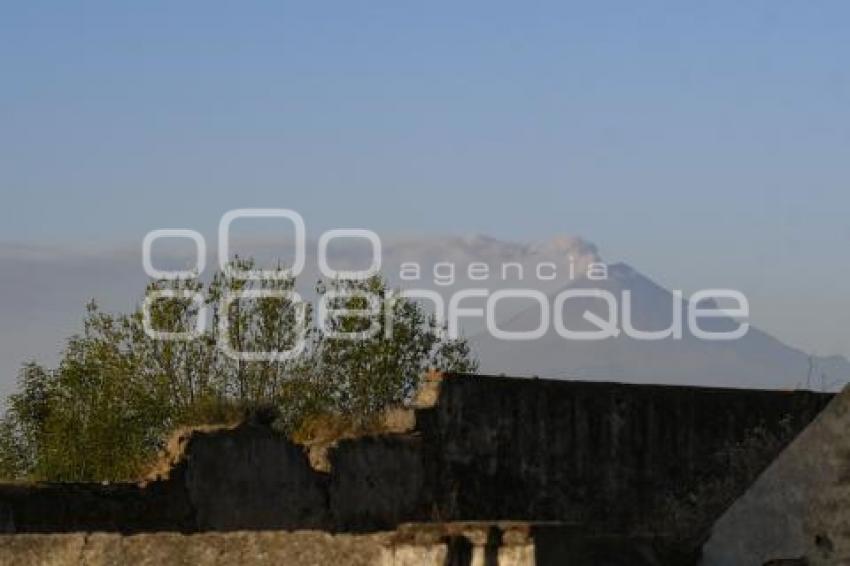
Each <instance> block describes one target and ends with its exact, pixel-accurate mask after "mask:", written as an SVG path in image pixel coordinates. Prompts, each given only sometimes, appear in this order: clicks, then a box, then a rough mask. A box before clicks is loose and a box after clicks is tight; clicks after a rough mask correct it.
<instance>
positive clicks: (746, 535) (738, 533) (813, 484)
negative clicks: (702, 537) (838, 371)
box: [702, 389, 850, 566]
mask: <svg viewBox="0 0 850 566" xmlns="http://www.w3.org/2000/svg"><path fill="white" fill-rule="evenodd" d="M848 432H850V389H847V390H845V391H844V392H842V393H841V394H840V395H839V396H837V397H835V398H834V399H833V400H832V402H831V403H830V404H829V405H828V406H827V407H826V409H824V410H823V411H822V412H821V414H820V415H819V416H818V417H817V419H815V421H814V422H812V423H811V424H810V425H809V426H808V427H807V428H806V429H805V430H804V431H803V432H802V433H800V434H799V435H798V436H797V438H796V439H794V441H793V442H792V443H791V444H790V445H789V446H788V447H787V448H786V449H785V450H784V451H783V452H782V453H781V454H780V455H779V456H778V457H777V458H776V460H775V461H774V462H773V463H771V465H770V466H769V467H768V468H767V469H766V470H765V471H764V473H762V474H761V475H760V476H759V478H758V479H757V480H756V481H755V482H754V483H753V485H752V486H751V487H750V488H749V489H748V490H747V491H746V493H745V494H744V495H743V496H742V497H741V498H740V499H738V500H737V501H736V502H735V503H734V504H733V505H732V506H731V507H730V508H729V509H728V510H727V511H726V512H725V513H724V514H723V516H722V517H721V518H720V519H719V520H718V521H717V523H716V524H715V525H714V527H713V529H712V533H711V538H710V539H709V540H708V542H707V543H706V545H705V547H704V549H703V553H704V556H703V561H702V564H703V566H761V565H762V564H765V563H766V562H768V561H769V560H775V559H797V558H801V557H803V556H804V555H807V554H808V555H809V563H810V564H813V565H814V564H847V563H848V559H850V536H847V535H846V534H844V533H847V532H848V531H847V529H846V526H847V525H848V524H850V520H848V519H850V513H847V511H846V510H847V509H848V506H847V504H848V503H850V497H847V495H846V494H847V493H848V491H847V486H848V484H850V482H848V481H847V479H846V478H848V477H850V476H849V475H848V472H850V469H848V465H850V434H848ZM842 514H843V516H844V520H843V521H844V523H842V518H841V516H842ZM839 558H840V559H843V560H844V561H843V562H841V561H836V562H833V560H838V559H839Z"/></svg>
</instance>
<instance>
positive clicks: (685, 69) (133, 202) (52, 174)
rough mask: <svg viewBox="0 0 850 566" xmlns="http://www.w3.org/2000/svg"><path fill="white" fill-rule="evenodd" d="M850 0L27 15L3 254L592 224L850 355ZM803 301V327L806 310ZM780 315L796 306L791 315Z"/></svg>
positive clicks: (775, 322) (612, 240)
mask: <svg viewBox="0 0 850 566" xmlns="http://www.w3.org/2000/svg"><path fill="white" fill-rule="evenodd" d="M849 18H850V4H848V3H846V2H797V1H789V2H782V3H779V2H768V1H764V2H762V1H758V2H756V1H751V2H712V3H702V4H699V5H698V4H696V3H682V2H642V3H634V2H582V3H578V2H569V3H568V2H540V3H534V5H533V6H532V5H529V3H520V2H515V3H510V4H508V3H495V2H466V3H462V4H461V3H458V2H417V3H402V2H377V1H375V2H358V3H354V2H336V3H331V2H301V3H294V2H227V3H224V2H179V3H178V2H144V3H135V4H129V3H115V2H111V3H106V2H82V3H69V2H62V3H60V2H55V3H45V2H37V1H34V2H16V3H7V4H6V5H4V7H3V8H2V9H0V45H2V49H0V77H2V79H0V81H1V82H0V85H2V88H0V190H2V193H3V196H4V198H3V203H4V205H3V207H2V209H0V241H6V242H8V241H15V242H25V243H57V242H58V243H66V242H74V243H85V242H97V243H100V244H102V243H103V242H140V241H141V238H142V236H143V235H144V233H145V232H147V231H148V230H150V229H152V228H158V227H187V228H196V229H200V230H202V231H205V232H207V233H212V230H213V228H214V227H215V225H216V223H217V221H218V218H219V217H220V215H221V214H222V213H223V212H224V211H226V210H228V209H231V208H236V207H258V206H263V207H266V206H267V207H287V208H293V209H296V210H298V211H300V212H301V214H302V215H303V216H304V217H305V219H306V220H307V223H308V226H309V229H310V231H311V232H312V235H313V236H317V235H318V233H319V232H320V231H321V230H324V229H327V228H332V227H368V228H373V229H375V230H377V231H379V232H381V233H382V234H403V233H417V234H431V233H433V234H442V233H459V234H465V233H477V232H480V233H486V234H490V235H493V236H496V237H500V238H505V239H511V240H534V239H541V238H548V237H550V236H552V235H554V234H558V233H570V234H578V235H581V236H583V237H585V238H587V239H588V240H590V241H593V242H595V243H596V244H598V245H599V247H600V250H601V252H602V254H603V256H605V257H606V258H611V259H613V260H626V261H628V262H630V263H632V264H633V265H635V266H637V267H638V268H639V269H641V270H642V271H644V272H646V273H648V274H650V275H652V276H654V277H656V278H657V279H659V280H660V281H661V282H663V283H665V284H667V285H668V286H671V287H680V288H685V289H688V288H690V289H693V288H697V287H704V286H713V285H724V286H738V287H740V288H742V289H744V290H745V291H746V292H748V293H750V294H751V295H753V297H754V303H755V306H756V307H758V308H759V309H760V310H757V311H756V312H754V318H755V319H756V320H757V321H758V320H760V321H762V323H763V324H764V325H765V326H766V327H767V328H768V329H769V330H772V331H773V332H775V333H777V334H779V335H780V336H781V337H783V338H785V339H787V340H789V341H791V342H792V343H794V344H795V345H800V346H802V347H805V348H807V349H816V350H818V351H819V352H820V353H838V352H840V353H845V354H850V340H849V339H848V338H846V337H845V335H844V330H845V328H846V327H845V326H843V324H844V322H845V321H846V319H840V318H836V316H839V315H840V316H844V315H843V313H845V312H848V311H850V299H848V298H847V297H846V292H847V283H846V282H847V281H848V279H850V267H848V265H850V261H848V260H850V258H848V251H847V250H848V248H850V246H848V244H850V223H848V221H847V215H848V209H850V206H848V205H850V191H848V181H850V170H849V169H850V165H848V164H850V159H848V158H850V111H848V108H850V105H848V102H850V70H849V69H848V63H847V61H848V60H850V34H847V21H848V19H849ZM782 309H790V312H785V311H784V310H782ZM781 310H782V312H779V311H781Z"/></svg>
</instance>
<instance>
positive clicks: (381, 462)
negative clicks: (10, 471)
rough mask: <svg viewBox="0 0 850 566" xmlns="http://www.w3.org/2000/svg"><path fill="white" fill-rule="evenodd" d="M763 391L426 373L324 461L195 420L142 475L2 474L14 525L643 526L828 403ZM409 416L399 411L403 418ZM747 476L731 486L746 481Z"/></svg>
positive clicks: (253, 429)
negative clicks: (727, 454)
mask: <svg viewBox="0 0 850 566" xmlns="http://www.w3.org/2000/svg"><path fill="white" fill-rule="evenodd" d="M828 399H829V396H827V395H819V394H814V393H806V392H770V391H747V390H731V389H709V388H692V387H663V386H647V385H625V384H615V383H588V382H571V381H547V380H537V379H509V378H496V377H481V376H462V375H447V376H441V375H432V376H430V378H429V380H427V381H426V383H425V384H424V385H423V388H422V390H421V392H420V395H419V397H418V398H417V400H416V403H415V404H414V406H413V407H412V408H411V409H410V412H408V413H405V418H404V419H400V420H401V421H404V423H405V424H404V426H401V427H397V428H396V429H394V431H393V432H388V433H384V434H375V435H369V436H363V437H360V438H349V439H345V440H341V441H340V442H338V443H336V445H333V446H330V447H329V448H328V449H327V458H326V459H327V464H328V467H324V466H319V469H316V468H315V467H313V466H311V463H310V459H309V458H308V454H307V453H308V452H309V450H308V449H307V448H306V447H303V446H299V445H297V444H295V443H293V442H291V441H289V440H287V439H286V438H283V437H282V436H280V435H278V434H276V433H275V432H273V431H272V430H271V429H269V428H267V427H265V426H262V425H259V424H250V423H246V424H244V425H242V426H239V427H236V428H233V429H220V430H207V431H201V432H197V433H195V434H193V435H191V436H190V437H188V438H187V439H186V441H185V442H184V449H183V451H182V452H181V453H180V454H179V455H178V456H177V457H175V459H174V462H173V464H172V468H171V469H170V470H169V471H168V473H167V474H165V475H164V476H163V477H162V478H161V479H159V480H157V481H150V482H146V483H144V484H140V485H135V484H117V485H107V486H103V485H98V484H94V485H68V484H62V485H56V484H51V485H44V484H38V485H6V486H0V525H1V526H3V528H4V529H5V530H7V531H11V532H62V531H90V530H102V531H119V532H125V533H133V532H145V531H165V530H167V531H182V532H198V531H227V530H239V529H325V530H330V531H351V532H357V531H363V532H365V531H376V530H386V529H393V528H395V527H396V526H397V525H398V524H400V523H403V522H409V521H467V520H504V519H512V520H529V521H540V520H554V521H560V522H574V523H580V524H584V525H588V526H591V527H592V528H593V529H595V530H596V531H597V532H629V531H645V530H647V529H648V527H649V526H650V525H648V524H647V517H649V516H651V514H652V512H653V511H656V510H657V508H658V504H659V500H660V498H661V497H663V496H666V495H667V494H670V493H672V494H685V495H687V493H689V490H691V489H692V488H693V486H694V485H696V484H697V483H698V482H700V481H703V480H705V479H706V478H711V477H713V476H716V475H717V474H723V473H724V471H725V470H724V468H723V466H722V465H720V466H718V463H717V462H716V460H715V458H714V455H715V454H716V453H717V452H718V450H719V449H720V448H721V447H723V446H726V445H728V444H729V443H735V442H737V441H739V440H741V439H742V438H744V437H745V436H746V434H747V432H748V431H750V430H752V429H753V428H754V427H759V426H760V427H767V428H768V429H775V430H777V431H778V430H780V428H781V427H784V428H782V430H787V431H788V432H787V434H789V436H793V435H794V434H796V432H798V431H799V430H800V429H801V428H802V427H803V426H804V425H805V424H807V423H808V422H809V421H810V420H811V419H812V418H813V417H814V416H815V415H816V414H817V413H818V412H819V411H820V409H821V408H822V407H823V405H824V404H825V403H826V402H827V401H828ZM408 417H409V418H408ZM745 487H746V486H741V491H743V489H744V488H745Z"/></svg>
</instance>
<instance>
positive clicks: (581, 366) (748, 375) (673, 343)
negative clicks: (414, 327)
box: [473, 264, 850, 389]
mask: <svg viewBox="0 0 850 566" xmlns="http://www.w3.org/2000/svg"><path fill="white" fill-rule="evenodd" d="M565 288H597V289H604V290H607V291H609V292H611V293H612V294H614V296H615V297H617V298H618V299H619V298H620V297H621V296H622V292H623V291H624V290H629V291H631V294H632V311H631V312H632V317H633V325H634V327H635V328H638V329H641V330H661V329H664V328H667V327H669V325H670V322H671V320H672V318H671V317H672V313H673V304H674V303H673V301H674V297H673V294H672V293H670V292H669V291H667V290H666V289H664V288H662V287H660V286H659V285H657V284H656V283H654V282H653V281H651V280H650V279H648V278H647V277H645V276H643V275H641V274H640V273H638V272H637V271H635V270H634V269H632V268H631V267H629V266H628V265H625V264H613V265H611V266H610V269H609V277H608V279H607V280H604V281H588V280H587V279H584V278H582V279H578V280H576V281H574V282H572V283H570V284H569V285H567V286H566V287H565ZM555 294H557V293H555ZM553 300H554V295H552V296H550V303H549V304H550V305H552V304H553ZM585 310H588V311H591V312H594V313H595V314H598V315H600V316H602V315H603V314H604V309H603V308H602V305H601V302H600V301H598V300H592V299H588V300H584V299H574V300H570V301H567V302H566V304H565V305H564V310H563V313H564V314H563V320H564V321H565V323H566V325H567V326H568V327H569V328H571V329H575V330H591V329H592V328H593V327H591V326H588V325H587V323H584V321H583V319H582V314H583V313H584V312H585ZM684 312H685V313H687V310H685V311H684ZM684 316H685V318H684V320H685V322H684V326H685V330H684V334H683V337H682V339H681V340H673V339H670V338H667V339H664V340H659V341H643V340H636V339H634V338H631V337H628V336H626V335H625V334H621V335H620V336H618V337H616V338H609V339H606V340H599V341H589V342H588V341H575V340H566V339H565V338H563V337H561V336H560V335H559V334H558V333H557V332H556V331H555V330H554V326H553V325H552V324H550V327H549V330H548V332H547V333H546V334H545V335H544V336H543V337H542V338H539V339H537V340H533V341H526V342H514V341H504V340H499V339H496V338H494V337H492V336H490V335H489V334H488V333H479V334H477V335H476V336H474V337H473V346H474V348H475V351H476V353H477V354H478V355H479V356H480V359H481V369H482V371H484V372H488V373H505V374H509V375H537V376H540V377H553V378H581V379H600V380H616V381H630V382H640V383H665V384H683V385H712V386H727V387H748V388H772V389H775V388H779V389H783V388H789V389H790V388H798V387H807V386H808V387H811V388H813V389H820V388H822V387H823V386H826V388H829V389H835V388H836V387H838V386H840V385H843V384H844V383H845V382H846V381H847V380H848V378H850V362H848V361H847V360H846V359H844V358H842V357H830V358H813V359H810V357H809V356H808V355H807V354H806V353H804V352H802V351H800V350H797V349H794V348H791V347H789V346H787V345H785V344H783V343H782V342H780V341H779V340H777V339H775V338H773V337H772V336H770V335H768V334H767V333H765V332H762V331H761V330H759V329H757V328H755V327H752V326H751V327H750V330H749V332H748V333H747V334H746V335H745V336H744V337H742V338H740V339H738V340H733V341H722V342H718V341H705V340H701V339H698V338H696V337H694V336H693V335H692V334H691V333H690V332H689V331H688V328H687V314H685V315H684ZM539 317H540V313H539V307H537V306H533V307H530V308H528V309H526V310H524V311H522V312H521V313H519V314H518V315H516V316H514V317H512V318H511V319H510V320H509V321H507V322H504V323H500V325H499V326H500V328H501V329H503V330H508V331H521V330H529V329H532V328H535V327H536V326H537V325H538V323H539V320H540V319H539ZM701 325H702V327H703V328H705V329H707V330H720V329H721V328H724V329H731V328H734V327H735V322H734V321H732V320H731V319H716V320H714V321H705V322H703V323H702V324H701ZM810 363H811V364H812V367H811V370H810Z"/></svg>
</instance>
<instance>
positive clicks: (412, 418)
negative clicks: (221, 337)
mask: <svg viewBox="0 0 850 566" xmlns="http://www.w3.org/2000/svg"><path fill="white" fill-rule="evenodd" d="M447 375H450V374H447V373H445V372H442V371H439V370H434V369H432V370H429V371H428V372H426V373H425V374H424V375H423V377H422V379H421V380H420V383H419V386H418V388H417V390H416V392H415V393H414V395H413V396H412V399H411V402H410V403H408V404H405V405H401V406H396V407H389V408H387V409H385V410H384V411H383V412H382V413H381V415H380V416H379V417H378V419H377V420H378V423H379V425H378V427H377V429H376V430H362V431H347V432H345V433H342V434H340V435H337V436H336V437H334V438H332V439H327V440H318V441H297V440H292V439H290V440H292V441H293V443H294V444H296V445H298V446H300V447H302V449H303V450H304V451H305V453H306V454H307V458H308V460H309V462H310V466H311V467H312V468H313V469H314V470H315V471H317V472H323V473H330V469H331V460H330V457H329V452H330V451H331V450H332V449H333V448H335V447H336V446H337V445H338V444H339V443H340V442H341V441H343V440H356V439H357V438H363V437H368V436H384V435H400V434H406V433H409V432H412V431H413V430H414V429H415V428H416V412H417V411H418V410H425V409H430V408H433V407H435V406H436V405H437V402H438V400H439V397H440V390H441V387H442V383H443V380H444V378H445V377H446V376H447ZM451 375H457V376H461V375H463V374H451ZM246 426H251V425H250V424H249V423H248V422H246V421H245V420H243V421H241V422H237V423H225V424H215V425H210V424H206V425H194V426H183V427H179V428H177V429H176V430H174V431H173V432H172V433H171V434H170V435H169V436H168V439H167V440H166V443H165V447H164V448H163V450H162V452H161V453H160V454H159V456H158V457H157V458H156V460H155V461H154V462H153V463H152V464H151V465H150V467H149V468H148V470H147V471H146V472H145V473H144V474H143V475H142V478H141V479H140V480H139V482H138V484H139V485H140V486H141V487H144V486H146V485H147V484H149V483H151V482H154V481H165V480H168V479H169V478H170V477H171V474H172V472H173V471H174V470H175V469H177V468H178V467H179V466H180V463H181V462H182V461H183V460H184V459H185V458H186V453H187V449H188V447H189V445H190V444H191V442H192V439H193V437H197V436H201V435H211V434H220V433H222V432H228V431H237V430H240V429H244V428H245V427H246ZM23 483H27V482H23Z"/></svg>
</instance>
